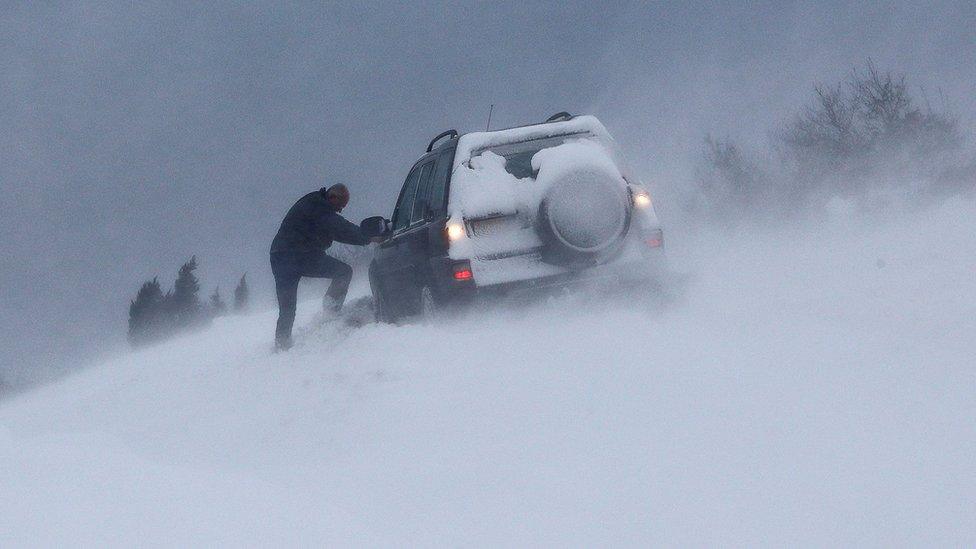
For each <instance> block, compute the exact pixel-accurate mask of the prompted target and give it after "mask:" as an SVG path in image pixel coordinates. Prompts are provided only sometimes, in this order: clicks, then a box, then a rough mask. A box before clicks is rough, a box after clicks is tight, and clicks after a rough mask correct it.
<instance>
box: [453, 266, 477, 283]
mask: <svg viewBox="0 0 976 549" xmlns="http://www.w3.org/2000/svg"><path fill="white" fill-rule="evenodd" d="M472 278H474V273H472V272H471V269H467V268H463V269H459V270H457V271H454V280H471V279H472Z"/></svg>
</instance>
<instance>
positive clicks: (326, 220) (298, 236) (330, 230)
mask: <svg viewBox="0 0 976 549" xmlns="http://www.w3.org/2000/svg"><path fill="white" fill-rule="evenodd" d="M333 240H337V241H339V242H343V243H345V244H355V245H357V246H365V245H366V244H368V243H369V239H368V238H366V236H365V235H363V232H362V231H361V230H360V229H359V226H358V225H355V224H353V223H350V222H349V221H347V220H346V218H344V217H342V216H341V215H339V212H337V211H336V210H335V208H334V207H333V206H332V204H330V203H329V201H328V200H327V199H326V195H325V189H319V190H317V191H315V192H312V193H308V194H306V195H305V196H303V197H302V198H300V199H299V200H298V202H295V205H294V206H292V207H291V209H290V210H288V213H287V214H285V219H284V220H283V221H282V222H281V227H279V228H278V234H276V235H275V237H274V240H273V241H272V242H271V253H276V252H322V251H325V250H326V249H327V248H328V247H329V246H331V245H332V241H333Z"/></svg>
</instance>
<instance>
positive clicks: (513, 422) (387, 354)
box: [0, 201, 976, 547]
mask: <svg viewBox="0 0 976 549" xmlns="http://www.w3.org/2000/svg"><path fill="white" fill-rule="evenodd" d="M974 220H976V207H974V205H973V204H972V203H970V202H962V201H957V202H953V203H949V204H946V205H944V206H941V207H939V208H938V209H934V210H929V211H927V212H925V213H924V214H919V215H915V216H909V218H907V219H902V220H900V221H898V222H887V223H875V224H867V223H864V224H857V223H852V222H840V221H833V222H829V223H826V224H825V225H824V226H822V227H817V228H816V229H813V228H811V227H806V228H803V229H801V228H798V229H796V230H795V231H792V234H789V235H783V234H779V235H777V236H775V237H771V236H767V237H762V236H750V237H746V236H738V237H731V236H729V237H728V238H725V239H721V240H719V239H711V240H710V242H711V244H707V243H706V239H696V240H695V242H692V240H691V239H689V240H688V241H687V242H685V243H684V244H681V243H679V242H680V240H679V239H678V238H677V237H676V236H675V235H674V234H672V235H671V237H672V238H671V240H670V247H671V248H670V249H671V252H672V258H673V259H675V261H676V262H677V263H678V264H679V267H680V268H682V269H684V270H685V271H687V272H690V273H691V274H692V276H691V277H690V282H689V283H687V285H686V286H685V287H684V288H683V289H682V290H681V292H680V297H679V298H678V299H676V300H674V301H673V302H671V303H669V304H668V305H666V306H648V305H646V304H645V305H640V304H637V303H635V301H637V300H633V299H629V298H621V299H616V300H610V301H607V302H600V301H597V300H592V299H590V300H588V299H585V298H563V299H558V300H550V301H548V302H545V303H542V304H538V305H534V306H531V307H526V308H522V309H519V310H517V311H508V312H506V311H502V310H499V311H493V312H486V313H481V314H476V315H472V316H470V317H467V318H465V319H462V320H458V321H455V322H450V323H446V324H442V325H434V326H424V325H419V324H418V325H409V326H401V327H395V326H385V325H368V326H366V327H363V328H360V329H351V328H346V327H340V326H338V325H336V324H330V325H326V326H325V327H323V328H321V329H319V330H317V331H311V332H309V333H308V334H306V336H305V337H304V341H303V342H302V344H301V345H300V346H299V347H297V348H296V349H294V350H293V352H290V353H288V354H284V355H271V354H270V353H269V346H270V340H271V332H272V325H273V322H274V313H265V314H257V315H253V316H249V317H238V318H226V319H221V320H220V321H218V322H217V323H216V324H215V325H214V326H213V327H212V328H211V329H209V330H208V331H206V332H204V333H200V334H196V335H192V336H187V337H184V338H182V339H179V340H176V341H171V342H168V343H166V344H162V345H159V346H156V347H153V348H150V349H146V350H143V351H140V352H134V353H131V354H129V355H126V356H122V357H119V358H118V359H116V360H112V361H109V362H106V363H104V364H101V365H98V366H95V367H91V368H88V369H86V370H84V371H82V372H81V373H79V374H77V375H75V376H73V377H71V378H68V379H65V380H62V381H60V382H58V383H56V384H53V385H49V386H46V387H43V388H41V389H38V390H36V391H33V392H31V393H29V394H26V395H21V396H19V397H17V398H16V399H13V400H9V401H7V402H5V403H3V404H2V405H0V546H2V547H17V546H23V545H98V546H105V545H109V546H118V545H122V546H145V545H149V546H153V545H168V546H182V545H195V546H200V545H213V544H233V545H248V546H263V545H271V544H276V545H280V544H284V545H319V546H320V545H379V546H403V545H415V544H422V545H452V546H458V545H464V546H470V545H475V546H483V545H529V546H532V545H544V546H566V545H568V546H604V545H608V544H609V545H647V544H668V545H677V546H684V545H708V546H720V545H776V546H783V545H797V544H803V545H807V544H816V545H867V546H973V545H974V544H976V518H974V517H976V503H974V502H976V359H974V356H976V276H974V273H976V231H974V227H976V222H974ZM676 241H678V242H676ZM691 244H694V247H693V248H690V247H689V246H690V245H691ZM688 250H692V251H693V253H682V252H687V251H688ZM304 295H306V296H309V293H308V292H307V291H306V293H305V294H304ZM312 303H313V304H314V302H312ZM307 305H308V304H307ZM310 308H311V307H306V311H305V312H304V314H303V315H302V318H300V322H305V323H308V322H309V319H310V317H311V314H310V310H309V309H310Z"/></svg>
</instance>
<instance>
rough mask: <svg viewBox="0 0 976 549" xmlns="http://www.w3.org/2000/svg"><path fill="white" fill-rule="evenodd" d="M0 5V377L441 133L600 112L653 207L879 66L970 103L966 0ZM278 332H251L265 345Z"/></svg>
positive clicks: (409, 158)
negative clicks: (833, 85)
mask: <svg viewBox="0 0 976 549" xmlns="http://www.w3.org/2000/svg"><path fill="white" fill-rule="evenodd" d="M281 4H282V3H279V2H252V3H239V2H220V1H215V2H208V3H186V4H177V3H163V2H160V3H153V2H140V3H136V4H131V3H122V2H72V3H50V4H42V3H27V2H25V3H5V5H4V8H3V9H2V10H0V12H2V13H0V191H2V201H0V230H2V235H3V238H2V241H0V247H2V248H0V252H2V253H0V337H2V338H3V344H2V346H0V347H2V348H0V376H6V378H8V379H24V378H30V377H32V376H34V375H35V374H38V375H41V373H43V372H46V371H49V370H52V369H58V368H59V367H60V366H59V365H61V364H64V363H78V362H79V361H80V360H81V359H84V358H85V357H90V356H97V355H98V354H99V353H111V352H115V351H116V350H117V349H120V348H123V347H124V345H125V340H124V334H125V322H126V314H127V306H128V303H129V300H130V299H131V298H132V297H133V296H134V294H135V291H136V289H137V288H138V286H139V285H140V284H141V282H142V281H144V280H146V279H149V278H152V277H153V276H157V275H158V276H159V277H160V280H161V282H162V283H163V285H164V287H165V286H169V285H171V284H172V280H173V278H175V274H176V271H177V269H178V267H179V265H180V264H181V263H182V262H184V261H186V260H187V259H188V258H189V257H190V256H191V255H194V254H195V255H196V256H197V258H198V260H199V263H200V265H201V266H200V270H199V276H200V278H201V281H202V284H203V292H204V293H205V294H209V293H210V292H212V291H213V288H214V287H215V286H217V285H219V286H220V288H221V290H222V292H223V293H224V295H225V296H226V295H228V294H229V293H230V292H231V291H232V289H233V286H234V284H235V283H236V281H237V279H238V278H239V277H240V275H241V274H242V273H244V272H247V273H248V278H249V280H250V281H251V287H252V292H253V293H254V294H255V298H256V299H257V300H258V301H260V302H261V303H265V304H267V305H270V304H271V303H272V302H271V297H270V296H271V277H270V269H269V267H268V265H267V252H268V247H269V245H270V241H271V238H272V237H273V235H274V232H275V230H276V229H277V226H278V223H279V222H280V220H281V217H282V215H283V214H284V212H285V211H286V210H287V209H288V207H289V206H290V205H291V204H292V203H293V202H294V200H295V199H297V198H298V197H300V196H301V195H303V194H304V193H306V192H309V191H311V190H314V189H317V188H319V187H321V186H325V185H330V184H332V183H336V182H343V183H346V184H347V185H348V186H349V187H350V189H351V190H352V193H353V197H352V202H351V204H350V206H349V208H348V210H347V213H348V217H350V218H351V219H352V220H354V221H358V220H359V219H361V218H363V217H366V216H369V215H380V214H382V215H387V216H389V215H390V213H391V211H392V207H393V202H394V200H395V197H396V193H397V192H398V190H399V186H400V184H401V183H402V180H403V177H404V176H405V175H406V172H407V170H408V169H409V167H410V165H411V163H412V162H413V161H414V160H415V159H416V158H417V157H418V156H419V155H420V154H421V153H422V152H423V150H424V148H425V147H426V144H427V142H428V141H429V140H430V138H431V137H433V136H434V135H436V134H437V133H439V132H441V131H442V130H444V129H447V128H457V129H458V130H460V131H462V132H464V131H472V130H478V129H482V128H483V127H484V124H485V121H486V117H487V113H488V108H489V105H490V104H494V106H495V107H494V114H493V118H492V125H493V126H495V127H502V126H510V125H516V124H523V123H527V122H531V121H535V120H544V119H545V118H546V117H548V116H549V115H550V114H552V113H554V112H558V111H563V110H567V111H570V112H573V113H590V114H595V115H597V116H598V117H600V119H601V120H602V121H603V122H604V123H605V125H606V126H607V127H608V128H609V130H610V131H611V133H612V134H613V135H614V136H615V137H616V138H617V140H618V141H619V142H620V144H621V146H622V147H623V149H624V150H625V151H626V153H627V154H628V156H629V157H630V159H631V161H632V164H634V166H635V167H636V169H637V171H638V173H639V174H640V175H641V176H642V177H643V178H644V179H645V180H646V181H648V182H649V184H650V186H651V187H652V189H654V190H655V192H656V193H657V194H658V196H659V198H660V197H664V198H665V200H663V203H662V200H658V204H659V207H661V208H662V209H663V211H662V212H661V213H662V217H663V218H664V222H665V223H667V222H668V215H677V214H676V213H675V209H674V208H669V206H668V204H667V197H669V196H676V195H678V194H679V192H678V189H679V188H680V187H681V185H682V184H683V182H685V181H686V180H687V178H688V176H689V171H690V169H691V166H692V164H693V159H694V156H695V154H696V152H697V151H698V148H699V146H700V143H701V140H702V138H703V136H704V135H705V134H707V133H711V134H715V135H720V136H729V137H733V138H735V139H737V140H739V141H740V142H742V143H744V144H746V145H747V146H754V147H760V146H761V145H762V143H764V142H765V141H766V140H767V139H768V137H769V133H770V131H771V130H772V129H773V128H775V126H776V125H777V124H780V123H782V122H783V121H784V120H785V119H787V118H788V117H789V116H790V114H791V113H793V112H796V110H797V109H799V108H800V107H801V106H802V105H803V104H804V103H805V102H806V101H807V100H809V97H810V93H811V90H812V86H813V84H814V83H816V82H822V81H826V82H833V81H837V80H839V79H841V78H843V77H844V75H845V74H846V73H847V72H848V71H850V69H851V68H852V67H853V66H855V65H863V63H864V62H865V61H866V60H867V59H869V58H870V59H872V60H873V61H874V62H875V63H876V64H877V65H878V66H879V67H881V68H882V69H884V70H893V71H896V72H903V73H905V74H907V75H908V76H909V79H910V84H912V85H913V86H915V87H916V88H917V89H918V90H919V91H920V94H922V95H924V96H925V97H928V98H930V99H931V101H932V102H933V103H936V104H938V105H942V104H945V105H946V106H947V107H949V108H950V109H951V110H953V111H954V112H956V113H958V114H959V115H960V119H961V125H962V127H963V128H964V129H966V130H968V131H971V130H972V128H973V127H974V122H976V118H974V113H976V4H973V3H972V2H936V3H928V2H895V3H871V4H870V5H865V4H864V3H862V2H839V1H830V2H816V3H812V2H811V3H788V2H769V3H763V2H756V3H728V4H724V3H708V4H704V3H682V4H681V5H669V4H667V3H654V4H649V3H644V2H633V3H629V2H621V3H611V4H602V3H593V2H560V3H559V4H558V8H554V7H549V6H546V5H544V4H543V3H534V2H533V3H528V2H519V3H505V2H491V3H455V2H424V3H419V4H418V5H416V6H404V5H401V3H398V2H392V3H362V4H360V3H355V4H349V5H344V4H343V5H332V4H327V3H301V4H293V5H281ZM270 339H271V334H269V344H270Z"/></svg>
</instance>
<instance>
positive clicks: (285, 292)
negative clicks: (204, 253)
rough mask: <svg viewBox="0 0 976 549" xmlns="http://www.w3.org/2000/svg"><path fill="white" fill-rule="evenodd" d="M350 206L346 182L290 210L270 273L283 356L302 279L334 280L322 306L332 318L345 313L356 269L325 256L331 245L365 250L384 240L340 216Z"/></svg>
mask: <svg viewBox="0 0 976 549" xmlns="http://www.w3.org/2000/svg"><path fill="white" fill-rule="evenodd" d="M347 204H349V189H348V188H346V186H345V185H343V184H341V183H340V184H337V185H333V186H331V187H329V188H327V189H326V188H322V189H319V190H318V191H315V192H311V193H308V194H307V195H305V196H303V197H302V198H300V199H299V200H298V202H296V203H295V205H294V206H292V207H291V209H290V210H288V213H287V214H285V219H284V220H283V221H282V222H281V227H279V228H278V234H276V235H275V237H274V240H273V241H272V242H271V272H272V273H273V274H274V278H275V291H276V293H277V295H278V325H277V328H276V329H275V349H276V350H278V351H283V350H287V349H289V348H290V347H291V345H292V341H291V331H292V326H293V325H294V323H295V308H296V306H297V302H298V282H299V281H300V280H301V279H302V277H311V278H330V279H332V282H331V283H330V284H329V289H328V291H327V292H326V294H325V295H326V297H325V300H324V301H323V306H324V307H325V308H326V309H327V311H328V310H331V312H333V313H337V312H338V311H339V310H340V309H341V308H342V303H343V302H344V301H345V299H346V292H347V291H348V290H349V282H350V281H351V280H352V267H350V266H349V265H348V264H347V263H345V262H343V261H340V260H338V259H336V258H334V257H331V256H329V255H327V254H326V253H325V250H326V249H328V248H329V246H331V245H332V242H333V241H337V242H342V243H344V244H352V245H355V246H365V245H366V244H368V243H370V242H379V241H381V240H383V237H382V236H380V235H377V234H371V233H368V232H367V231H364V230H363V228H361V227H360V226H357V225H355V224H353V223H350V222H349V221H347V220H346V219H345V218H344V217H342V216H341V215H340V213H341V212H342V209H343V208H345V207H346V205H347ZM371 219H380V220H382V218H371ZM365 223H366V222H365V221H364V224H365Z"/></svg>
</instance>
